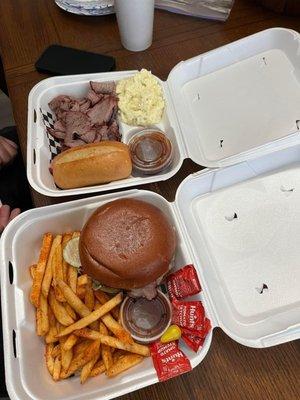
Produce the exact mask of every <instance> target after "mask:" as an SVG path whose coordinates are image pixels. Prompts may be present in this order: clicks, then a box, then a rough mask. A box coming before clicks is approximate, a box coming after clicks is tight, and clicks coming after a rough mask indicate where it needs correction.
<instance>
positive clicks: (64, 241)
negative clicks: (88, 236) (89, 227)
mask: <svg viewBox="0 0 300 400" xmlns="http://www.w3.org/2000/svg"><path fill="white" fill-rule="evenodd" d="M71 239H72V233H65V234H64V235H63V239H62V249H64V248H65V246H66V244H67V243H68V242H69V240H71ZM68 268H69V265H68V263H67V262H66V261H65V260H64V258H63V262H62V269H63V280H64V281H65V282H68Z"/></svg>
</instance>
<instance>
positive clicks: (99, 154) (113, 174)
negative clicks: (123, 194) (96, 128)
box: [52, 141, 132, 189]
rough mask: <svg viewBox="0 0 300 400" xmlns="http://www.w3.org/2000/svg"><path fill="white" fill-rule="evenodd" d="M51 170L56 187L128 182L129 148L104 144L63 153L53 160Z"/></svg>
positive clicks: (77, 148) (116, 144) (92, 144)
mask: <svg viewBox="0 0 300 400" xmlns="http://www.w3.org/2000/svg"><path fill="white" fill-rule="evenodd" d="M52 168H53V178H54V182H55V183H56V185H57V186H58V187H60V188H61V189H72V188H79V187H83V186H91V185H98V184H100V183H107V182H112V181H116V180H118V179H124V178H127V177H128V176H129V175H130V174H131V170H132V163H131V158H130V152H129V147H128V146H127V145H126V144H124V143H120V142H113V141H105V142H100V143H91V144H86V145H84V146H78V147H75V148H73V149H70V150H66V151H64V152H63V153H61V154H59V155H58V156H56V157H55V158H54V160H53V163H52Z"/></svg>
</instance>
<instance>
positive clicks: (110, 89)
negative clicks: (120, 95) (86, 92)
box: [90, 81, 116, 94]
mask: <svg viewBox="0 0 300 400" xmlns="http://www.w3.org/2000/svg"><path fill="white" fill-rule="evenodd" d="M90 85H91V89H92V90H93V91H94V92H95V93H97V94H99V93H101V94H114V93H116V84H115V82H93V81H91V82H90Z"/></svg>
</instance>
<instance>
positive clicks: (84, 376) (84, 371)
mask: <svg viewBox="0 0 300 400" xmlns="http://www.w3.org/2000/svg"><path fill="white" fill-rule="evenodd" d="M99 346H100V341H99ZM98 358H99V353H98V354H96V355H95V356H94V357H93V358H92V359H91V360H90V361H89V362H88V363H86V364H85V365H84V366H83V368H82V370H81V374H80V383H81V384H83V383H84V382H85V381H86V380H87V378H88V377H89V376H90V373H91V372H92V369H93V368H94V365H95V364H96V362H97V360H98Z"/></svg>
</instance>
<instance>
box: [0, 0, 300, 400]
mask: <svg viewBox="0 0 300 400" xmlns="http://www.w3.org/2000/svg"><path fill="white" fill-rule="evenodd" d="M0 17H1V19H0V51H1V57H2V60H3V65H4V71H5V75H6V80H7V86H8V90H9V94H10V98H11V101H12V105H13V111H14V117H15V120H16V123H17V128H18V133H19V138H20V143H21V148H22V153H23V156H24V157H25V156H26V137H27V126H26V124H27V97H28V93H29V91H30V89H31V88H32V87H33V86H34V85H35V84H36V83H37V82H38V81H40V80H41V79H43V78H45V77H46V75H43V74H40V73H38V72H36V71H35V68H34V63H35V61H36V60H37V59H38V57H39V55H40V54H41V52H42V51H43V50H44V49H45V48H46V47H47V46H49V45H50V44H54V43H58V44H62V45H65V46H71V47H75V48H78V49H84V50H90V51H95V52H98V53H103V54H110V55H112V56H114V57H115V58H116V60H117V69H118V70H126V69H139V68H142V67H144V68H147V69H150V70H152V72H153V73H154V74H156V75H157V76H158V77H160V78H161V79H167V77H168V74H169V72H170V70H171V69H172V68H173V67H174V66H175V65H176V64H177V63H178V62H179V61H181V60H185V59H188V58H190V57H193V56H195V55H198V54H200V53H203V52H205V51H208V50H211V49H214V48H216V47H219V46H222V45H224V44H226V43H229V42H232V41H234V40H237V39H240V38H242V37H244V36H247V35H250V34H252V33H255V32H258V31H260V30H263V29H267V28H271V27H276V26H282V27H288V28H292V29H295V30H298V31H300V19H299V18H296V17H287V16H281V15H279V14H276V13H274V12H272V11H269V10H266V9H264V8H262V7H261V6H260V5H257V3H256V2H254V1H251V0H236V1H235V6H234V8H233V11H232V13H231V16H230V18H229V20H228V21H227V22H226V23H220V22H216V21H205V20H201V19H196V18H190V17H186V16H180V15H175V14H171V13H167V12H164V11H156V15H155V26H154V41H153V45H152V46H151V48H150V49H148V50H147V51H145V52H141V53H131V52H129V51H127V50H125V49H123V48H122V46H121V43H120V39H119V35H118V29H117V24H116V21H115V17H114V16H106V17H81V16H75V15H72V14H68V13H66V12H64V11H62V10H60V9H59V8H58V7H57V6H56V5H55V4H54V1H53V0H30V1H28V0H1V1H0ZM199 169H201V167H200V166H198V165H196V164H195V163H193V162H192V161H191V160H185V161H184V163H183V166H182V168H181V169H180V171H179V172H178V173H177V174H176V176H174V177H173V178H171V179H169V180H168V181H166V182H160V183H154V184H151V185H147V186H144V187H141V188H144V189H149V190H153V191H155V192H157V193H159V194H161V195H163V196H164V197H165V198H167V199H168V200H170V201H172V200H173V199H174V196H175V193H176V189H177V187H178V185H179V183H180V182H181V181H182V179H184V178H185V177H186V176H187V175H189V174H190V173H192V172H195V171H197V170H199ZM32 196H33V200H34V203H35V205H36V206H42V205H48V204H53V203H55V202H61V201H66V200H70V198H63V199H61V198H60V199H50V198H47V197H45V196H42V195H40V194H38V193H36V192H34V191H32ZM121 399H123V400H125V399H126V400H129V399H131V400H152V399H153V400H175V399H180V400H188V399H191V400H194V399H195V400H196V399H197V400H200V399H205V400H211V399H212V400H221V399H226V400H227V399H228V400H231V399H238V400H239V399H241V400H248V399H249V400H254V399H255V400H257V399H263V400H298V399H300V342H299V341H295V342H292V343H287V344H283V345H280V346H276V347H274V348H269V349H251V348H247V347H244V346H241V345H239V344H237V343H235V342H234V341H233V340H231V339H230V338H229V337H228V336H226V335H225V333H223V332H222V331H221V330H220V329H215V331H214V335H213V341H212V345H211V348H210V350H209V352H208V354H207V356H206V358H205V359H204V361H203V362H202V363H201V365H199V366H198V367H197V368H195V369H194V370H193V371H192V372H191V373H189V374H186V375H184V376H181V377H178V378H175V379H172V380H170V381H168V382H165V383H161V384H157V385H153V386H150V387H148V388H145V389H142V390H140V391H138V392H134V393H131V394H129V395H127V396H123V397H122V398H121Z"/></svg>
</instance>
